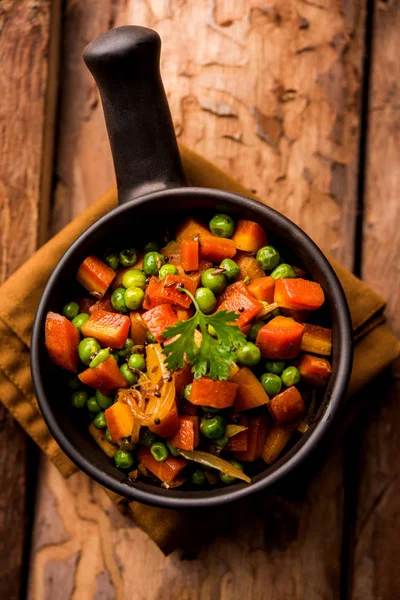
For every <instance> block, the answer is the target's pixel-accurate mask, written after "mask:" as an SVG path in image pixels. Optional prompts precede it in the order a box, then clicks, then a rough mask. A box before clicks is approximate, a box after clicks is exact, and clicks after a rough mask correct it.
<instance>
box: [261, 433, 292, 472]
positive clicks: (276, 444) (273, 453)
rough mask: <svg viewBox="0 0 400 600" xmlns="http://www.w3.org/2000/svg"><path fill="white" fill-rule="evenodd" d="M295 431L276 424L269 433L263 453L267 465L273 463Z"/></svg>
mask: <svg viewBox="0 0 400 600" xmlns="http://www.w3.org/2000/svg"><path fill="white" fill-rule="evenodd" d="M292 435H293V431H291V430H290V429H283V428H282V427H278V426H277V425H274V426H273V427H271V429H270V430H269V431H268V433H267V438H266V440H265V444H264V448H263V451H262V453H261V456H262V458H263V459H264V460H265V462H266V463H267V465H272V463H274V462H275V461H276V459H277V458H278V456H279V455H280V453H281V452H282V450H283V449H284V447H285V446H286V444H287V443H288V441H289V440H290V438H291V437H292Z"/></svg>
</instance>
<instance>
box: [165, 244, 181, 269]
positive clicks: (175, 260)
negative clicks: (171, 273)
mask: <svg viewBox="0 0 400 600" xmlns="http://www.w3.org/2000/svg"><path fill="white" fill-rule="evenodd" d="M181 252H182V244H181V242H171V243H170V244H168V246H165V248H161V254H162V255H163V256H164V258H165V262H167V263H168V264H169V265H174V267H180V266H181V265H182V258H181Z"/></svg>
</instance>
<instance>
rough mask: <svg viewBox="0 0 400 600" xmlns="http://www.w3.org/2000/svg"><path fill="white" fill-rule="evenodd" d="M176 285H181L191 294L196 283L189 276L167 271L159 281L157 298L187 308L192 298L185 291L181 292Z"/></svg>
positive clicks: (165, 302)
mask: <svg viewBox="0 0 400 600" xmlns="http://www.w3.org/2000/svg"><path fill="white" fill-rule="evenodd" d="M178 286H180V287H182V286H183V287H184V288H185V289H187V290H188V291H189V292H191V293H192V294H194V293H195V291H196V284H195V282H194V281H193V279H190V277H186V276H185V275H172V274H171V273H168V275H166V276H165V277H164V279H163V280H162V282H161V285H160V287H159V290H158V298H159V300H160V301H161V302H162V303H164V304H172V305H173V306H179V307H181V308H189V306H190V305H191V303H192V300H191V298H190V297H189V296H188V295H187V294H186V293H185V292H181V291H180V290H179V288H178Z"/></svg>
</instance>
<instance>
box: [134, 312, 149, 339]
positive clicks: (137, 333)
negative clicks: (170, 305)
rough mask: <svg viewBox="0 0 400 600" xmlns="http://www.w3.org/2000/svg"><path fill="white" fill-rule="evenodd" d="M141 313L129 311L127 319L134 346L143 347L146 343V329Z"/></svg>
mask: <svg viewBox="0 0 400 600" xmlns="http://www.w3.org/2000/svg"><path fill="white" fill-rule="evenodd" d="M142 314H143V311H141V310H140V311H138V310H131V312H130V313H129V318H130V320H131V338H132V340H133V341H134V342H135V344H140V345H143V344H144V343H145V341H146V334H147V331H148V329H147V327H146V324H145V322H144V321H143V317H142Z"/></svg>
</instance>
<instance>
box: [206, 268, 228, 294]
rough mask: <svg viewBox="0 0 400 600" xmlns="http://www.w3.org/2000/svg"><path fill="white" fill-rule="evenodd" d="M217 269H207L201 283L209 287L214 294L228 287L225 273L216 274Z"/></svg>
mask: <svg viewBox="0 0 400 600" xmlns="http://www.w3.org/2000/svg"><path fill="white" fill-rule="evenodd" d="M214 273H215V269H214V268H212V269H207V270H206V271H204V273H203V275H202V276H201V284H202V286H203V287H205V288H208V289H209V290H211V291H212V292H213V293H214V294H220V293H221V292H223V291H224V289H225V288H226V279H225V275H222V273H217V274H215V275H214Z"/></svg>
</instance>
